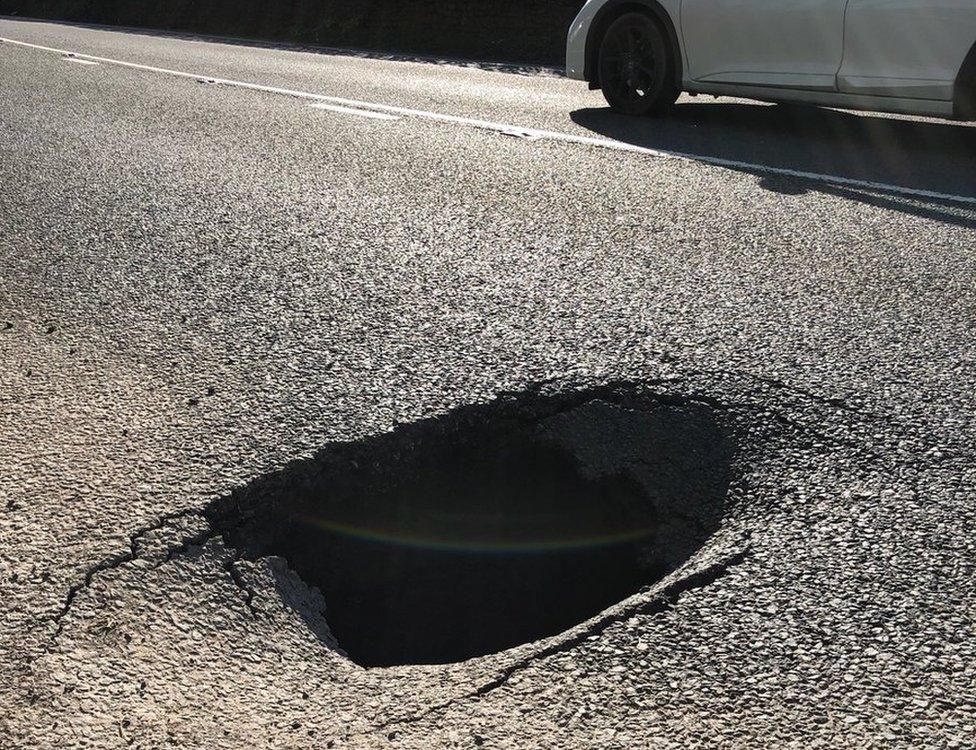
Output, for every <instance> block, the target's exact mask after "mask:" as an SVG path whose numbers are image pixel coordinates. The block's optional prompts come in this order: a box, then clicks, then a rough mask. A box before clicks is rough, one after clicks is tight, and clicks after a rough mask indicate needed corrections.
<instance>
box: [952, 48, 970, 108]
mask: <svg viewBox="0 0 976 750" xmlns="http://www.w3.org/2000/svg"><path fill="white" fill-rule="evenodd" d="M952 110H953V114H954V115H955V116H956V117H957V118H959V119H962V120H976V42H973V46H972V47H970V48H969V54H967V55H966V59H965V60H963V63H962V66H960V68H959V73H958V74H956V82H955V84H954V85H953V96H952Z"/></svg>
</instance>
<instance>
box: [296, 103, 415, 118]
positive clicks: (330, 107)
mask: <svg viewBox="0 0 976 750" xmlns="http://www.w3.org/2000/svg"><path fill="white" fill-rule="evenodd" d="M308 106H310V107H311V108H312V109H324V110H327V111H329V112H337V113H338V114H340V115H359V116H360V117H372V118H373V119H374V120H399V119H400V118H399V117H397V116H396V115H390V114H387V113H386V112H374V111H373V110H370V109H357V108H355V107H340V106H339V105H338V104H326V103H325V102H318V103H317V104H310V105H308Z"/></svg>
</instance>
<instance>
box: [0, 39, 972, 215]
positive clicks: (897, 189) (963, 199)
mask: <svg viewBox="0 0 976 750" xmlns="http://www.w3.org/2000/svg"><path fill="white" fill-rule="evenodd" d="M0 42H6V43H8V44H13V45H17V46H20V47H27V48H30V49H36V50H41V51H43V52H52V53H55V54H58V55H64V56H71V57H74V58H81V59H84V60H91V61H94V62H100V63H105V64H106V65H116V66H120V67H123V68H133V69H135V70H145V71H149V72H153V73H162V74H164V75H169V76H177V77H179V78H192V79H195V80H197V81H205V82H207V83H213V84H219V85H222V86H233V87H235V88H241V89H246V90H249V91H261V92H264V93H269V94H279V95H282V96H290V97H295V98H298V99H306V100H311V101H315V102H320V103H328V104H332V105H336V106H338V107H342V108H345V109H349V110H354V111H355V113H356V114H362V113H363V111H372V112H373V113H380V114H387V115H392V116H394V117H396V116H400V117H412V118H417V119H424V120H432V121H434V122H444V123H451V124H454V125H467V126H470V127H474V128H479V129H481V130H491V131H495V132H498V133H502V134H504V135H512V136H517V137H520V138H526V139H530V140H548V141H556V142H560V143H572V144H577V145H581V146H593V147H596V148H603V149H610V150H612V151H623V152H627V153H633V154H641V155H643V156H652V157H656V158H667V159H681V160H684V161H691V162H698V163H700V164H708V165H710V166H714V167H722V168H726V169H733V170H736V171H743V172H750V173H753V174H772V175H780V176H783V177H793V178H797V179H800V180H806V181H809V182H819V183H824V184H828V185H837V186H843V187H850V188H856V189H859V190H869V191H876V192H883V193H891V194H894V195H901V196H905V197H908V198H918V199H925V200H937V201H947V202H953V203H962V204H967V205H976V196H971V195H956V194H952V193H941V192H938V191H934V190H919V189H917V188H910V187H905V186H903V185H894V184H891V183H886V182H873V181H870V180H859V179H855V178H851V177H841V176H840V175H830V174H822V173H819V172H806V171H803V170H799V169H789V168H786V167H774V166H769V165H766V164H758V163H754V162H744V161H737V160H735V159H723V158H721V157H715V156H703V155H698V154H689V153H682V152H679V151H666V150H663V149H655V148H648V147H646V146H637V145H635V144H632V143H624V142H623V141H615V140H611V139H609V138H595V137H591V136H585V135H575V134H573V133H564V132H559V131H554V130H537V129H535V128H525V127H521V126H518V125H512V124H509V123H500V122H492V121H490V120H479V119H476V118H471V117H459V116H457V115H446V114H442V113H440V112H429V111H427V110H422V109H412V108H410V107H398V106H396V105H392V104H381V103H378V102H366V101H360V100H357V99H346V98H344V97H339V96H328V95H326V94H313V93H311V92H309V91H299V90H296V89H287V88H281V87H278V86H264V85H262V84H259V83H249V82H247V81H235V80H233V79H228V78H212V77H210V76H206V75H201V74H200V73H190V72H187V71H183V70H172V69H170V68H161V67H158V66H155V65H143V64H141V63H134V62H128V61H126V60H117V59H115V58H111V57H100V56H98V55H88V54H85V53H83V52H71V51H69V50H63V49H58V48H57V47H47V46H45V45H43V44H34V43H33V42H22V41H20V40H17V39H9V38H7V37H0ZM363 116H367V115H363Z"/></svg>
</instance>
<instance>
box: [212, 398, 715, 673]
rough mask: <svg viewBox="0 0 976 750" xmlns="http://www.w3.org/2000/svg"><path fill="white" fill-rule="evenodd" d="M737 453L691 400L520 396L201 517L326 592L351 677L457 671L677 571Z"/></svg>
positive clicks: (710, 518)
mask: <svg viewBox="0 0 976 750" xmlns="http://www.w3.org/2000/svg"><path fill="white" fill-rule="evenodd" d="M732 448H733V443H732V440H731V438H730V436H729V434H728V431H727V430H726V429H725V428H724V427H723V426H722V424H721V423H720V421H719V419H718V417H717V415H716V414H715V412H714V411H713V410H712V408H711V407H709V406H707V405H705V404H703V403H701V402H696V401H684V400H681V399H675V398H663V397H661V396H659V395H654V394H651V393H649V392H646V391H645V390H644V389H642V388H641V387H640V386H638V385H626V386H614V387H607V388H605V389H600V390H595V391H589V392H574V393H571V394H560V395H554V396H541V395H539V394H537V393H534V392H529V393H525V394H519V395H510V396H504V397H501V398H499V399H497V400H496V401H494V402H493V403H491V404H488V405H482V406H470V407H464V408H461V409H458V410H456V411H454V412H452V413H450V414H447V415H445V416H443V417H439V418H435V419H429V420H424V421H421V422H417V423H413V424H410V425H403V426H400V427H398V428H397V429H396V430H394V431H393V432H391V433H387V434H383V435H378V436H373V437H369V438H366V439H364V440H362V441H359V442H354V443H343V444H336V445H333V446H329V447H328V448H326V449H324V450H323V451H321V452H320V453H319V454H318V455H317V456H316V457H315V458H313V459H310V460H307V461H302V462H297V463H295V464H292V465H290V466H288V467H286V468H285V469H284V470H282V471H281V472H277V473H275V474H272V475H269V476H266V477H263V478H260V479H258V480H256V481H255V482H253V483H252V484H251V485H249V486H247V487H245V488H243V489H242V490H240V491H238V492H236V493H234V494H232V495H231V496H229V497H227V498H224V499H222V500H220V501H218V502H217V503H215V504H214V505H213V506H212V507H211V509H210V511H209V515H210V519H211V522H212V524H213V526H214V528H215V529H217V530H219V531H221V532H222V533H223V534H224V536H225V538H226V539H227V540H228V541H229V543H230V544H232V545H233V546H235V547H237V548H238V549H239V550H240V551H242V552H244V553H245V554H246V555H248V556H250V557H255V558H256V557H261V556H268V555H276V556H280V557H282V558H284V559H285V560H287V561H288V563H289V565H290V566H291V568H292V569H293V570H294V571H295V572H296V573H297V574H298V575H299V576H301V578H302V579H303V580H304V581H305V582H306V583H307V584H308V585H311V586H315V587H317V588H319V589H320V590H321V592H322V594H323V597H324V599H325V602H326V606H327V608H328V609H327V612H326V613H325V617H326V619H327V621H328V623H329V626H330V627H331V630H332V633H333V634H334V636H335V637H336V639H337V640H338V642H339V645H340V646H341V647H342V648H343V649H344V650H345V651H346V652H347V653H348V654H349V657H350V658H351V659H352V660H354V661H355V662H357V663H359V664H361V665H364V666H390V665H397V664H433V663H447V662H455V661H460V660H464V659H467V658H471V657H476V656H481V655H484V654H488V653H493V652H496V651H500V650H503V649H505V648H509V647H512V646H516V645H519V644H522V643H527V642H531V641H535V640H538V639H540V638H544V637H547V636H551V635H556V634H558V633H560V632H562V631H564V630H566V629H568V628H570V627H572V626H574V625H576V624H578V623H580V622H583V621H585V620H587V619H588V618H590V617H592V616H593V615H596V614H598V613H599V612H600V611H602V610H603V609H606V608H607V607H608V606H611V605H613V604H615V603H617V602H619V601H621V600H623V599H625V598H627V597H628V596H630V595H632V594H634V593H636V592H637V591H638V590H640V589H641V588H642V587H643V586H645V585H647V584H650V583H653V582H654V581H656V580H657V579H659V578H661V577H662V576H664V575H666V574H667V573H668V572H670V571H671V570H673V569H674V568H675V567H677V566H678V565H679V564H681V563H682V562H683V561H685V560H686V559H688V557H690V556H691V555H692V554H693V553H694V552H695V551H696V550H698V549H699V548H700V547H701V546H702V545H703V544H704V543H705V542H706V541H707V539H708V537H709V536H710V535H711V534H712V533H713V532H714V531H715V530H716V529H717V528H718V526H719V523H720V521H721V519H722V515H723V512H724V509H725V507H724V506H725V497H726V493H727V489H728V485H729V481H730V476H729V474H730V468H729V467H730V458H731V452H732ZM306 614H309V613H306ZM312 614H315V613H312Z"/></svg>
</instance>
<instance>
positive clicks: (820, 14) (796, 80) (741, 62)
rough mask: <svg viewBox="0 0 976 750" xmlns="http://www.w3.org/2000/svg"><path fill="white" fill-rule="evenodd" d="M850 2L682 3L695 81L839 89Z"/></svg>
mask: <svg viewBox="0 0 976 750" xmlns="http://www.w3.org/2000/svg"><path fill="white" fill-rule="evenodd" d="M846 5H847V0H681V35H682V39H683V41H684V46H685V56H686V65H687V69H688V73H689V77H691V78H692V79H694V80H696V81H707V82H714V83H734V84H751V85H755V86H774V87H787V88H803V89H813V90H817V91H836V90H837V70H838V68H840V64H841V57H842V56H843V52H844V8H845V6H846Z"/></svg>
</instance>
